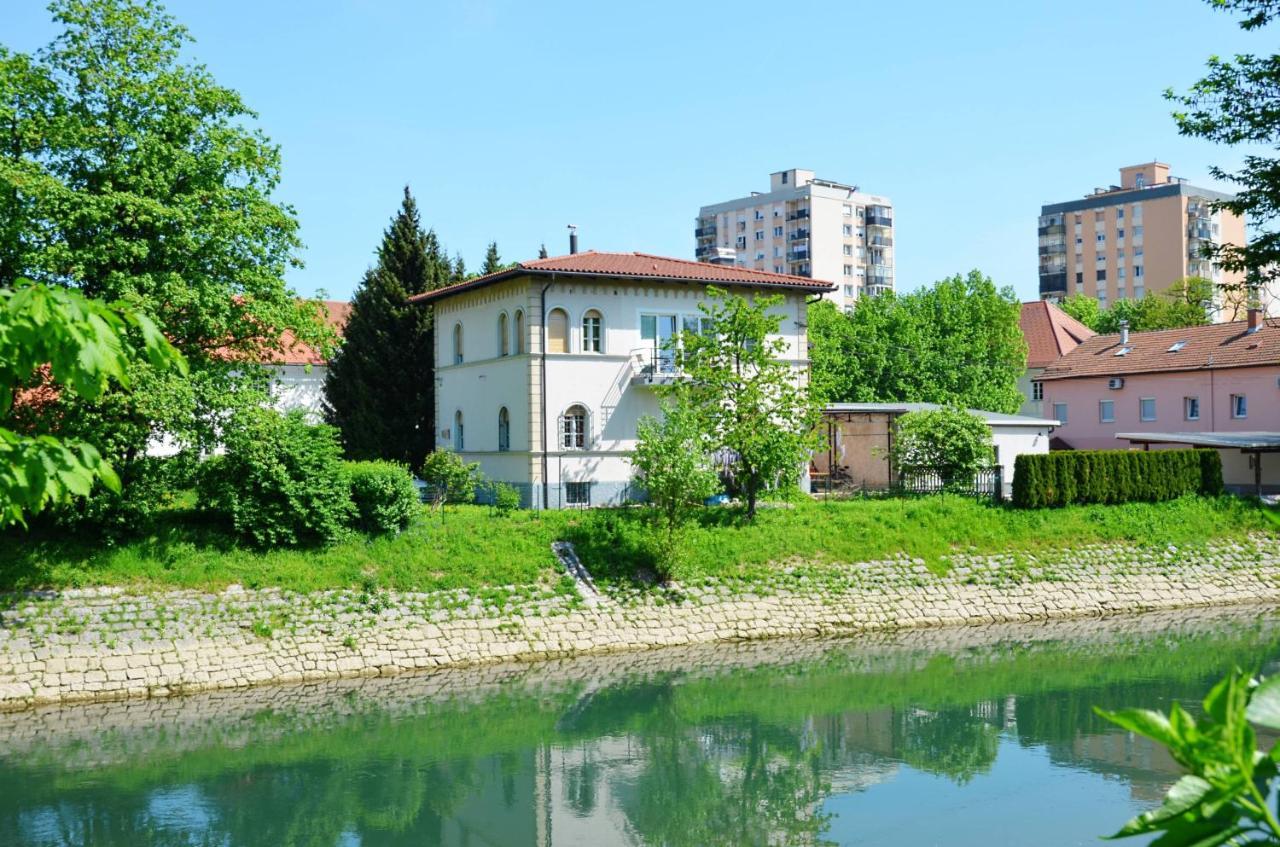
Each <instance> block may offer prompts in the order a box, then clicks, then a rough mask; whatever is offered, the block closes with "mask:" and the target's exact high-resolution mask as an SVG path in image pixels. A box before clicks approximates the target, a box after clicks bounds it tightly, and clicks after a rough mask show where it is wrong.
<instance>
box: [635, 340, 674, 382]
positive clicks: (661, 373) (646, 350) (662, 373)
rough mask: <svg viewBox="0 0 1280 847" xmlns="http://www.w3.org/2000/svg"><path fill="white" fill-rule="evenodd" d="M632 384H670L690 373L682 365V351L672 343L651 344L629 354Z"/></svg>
mask: <svg viewBox="0 0 1280 847" xmlns="http://www.w3.org/2000/svg"><path fill="white" fill-rule="evenodd" d="M629 357H630V361H631V384H632V385H670V384H671V383H672V382H675V381H676V380H678V379H685V378H687V377H688V374H686V373H685V372H684V370H683V369H682V368H681V367H680V353H679V351H678V350H677V349H675V348H674V347H673V346H671V345H661V344H650V345H648V346H646V347H637V348H635V349H634V350H632V351H631V353H630V354H629Z"/></svg>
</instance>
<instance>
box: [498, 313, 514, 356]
mask: <svg viewBox="0 0 1280 847" xmlns="http://www.w3.org/2000/svg"><path fill="white" fill-rule="evenodd" d="M510 352H511V336H509V335H507V313H506V312H503V313H502V314H500V315H498V355H499V356H506V355H507V354H509V353H510Z"/></svg>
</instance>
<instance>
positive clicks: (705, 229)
mask: <svg viewBox="0 0 1280 847" xmlns="http://www.w3.org/2000/svg"><path fill="white" fill-rule="evenodd" d="M693 237H694V238H715V237H716V228H715V227H713V226H700V227H698V228H697V229H695V230H694V231H693Z"/></svg>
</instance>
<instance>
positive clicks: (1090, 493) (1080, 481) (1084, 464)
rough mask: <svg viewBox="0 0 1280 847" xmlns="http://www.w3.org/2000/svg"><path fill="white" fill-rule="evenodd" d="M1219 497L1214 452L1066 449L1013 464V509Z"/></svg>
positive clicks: (1219, 464) (1217, 461)
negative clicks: (1197, 496) (1190, 496)
mask: <svg viewBox="0 0 1280 847" xmlns="http://www.w3.org/2000/svg"><path fill="white" fill-rule="evenodd" d="M1221 493H1222V458H1221V456H1219V455H1218V451H1216V450H1142V451H1138V450H1074V451H1073V450H1067V451H1060V452H1053V453H1046V454H1040V455H1030V454H1026V455H1022V456H1019V457H1018V458H1017V460H1016V461H1015V462H1014V470H1013V504H1014V505H1015V506H1018V507H1020V508H1024V509H1038V508H1044V507H1047V506H1066V505H1069V504H1072V503H1131V502H1135V501H1147V502H1150V501H1157V500H1172V499H1175V498H1177V497H1181V496H1183V495H1185V494H1207V495H1217V494H1221Z"/></svg>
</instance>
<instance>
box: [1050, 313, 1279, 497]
mask: <svg viewBox="0 0 1280 847" xmlns="http://www.w3.org/2000/svg"><path fill="white" fill-rule="evenodd" d="M1039 379H1040V383H1041V385H1040V390H1041V392H1042V393H1043V397H1044V409H1045V412H1046V413H1047V414H1046V417H1050V418H1056V419H1057V420H1059V421H1061V426H1059V427H1058V428H1057V430H1056V431H1055V432H1054V446H1055V447H1062V448H1064V449H1075V450H1112V449H1125V448H1127V447H1129V446H1130V442H1131V441H1132V442H1133V443H1135V444H1136V443H1139V442H1140V441H1141V442H1143V443H1144V445H1145V443H1147V442H1148V441H1155V440H1154V439H1149V438H1141V439H1139V438H1134V439H1129V438H1126V437H1125V436H1129V435H1144V434H1145V435H1147V436H1150V435H1153V434H1160V436H1161V438H1160V440H1159V441H1155V443H1157V444H1167V445H1169V446H1175V445H1185V444H1186V443H1187V442H1180V441H1178V440H1177V436H1179V435H1184V434H1192V433H1250V434H1255V435H1259V436H1271V437H1277V436H1280V326H1276V325H1270V324H1268V323H1267V322H1266V321H1264V319H1263V318H1262V316H1261V313H1260V312H1259V311H1257V310H1254V311H1253V312H1251V313H1250V317H1249V320H1248V321H1233V322H1230V323H1222V324H1214V325H1211V326H1201V327H1191V328H1186V329H1168V330H1158V331H1155V332H1135V333H1127V332H1126V333H1123V334H1121V335H1097V336H1094V337H1092V338H1088V339H1085V340H1084V341H1082V342H1081V343H1080V345H1079V346H1077V347H1076V348H1075V349H1074V350H1072V351H1070V352H1069V353H1067V354H1066V355H1064V356H1063V357H1062V358H1060V359H1058V360H1057V362H1055V363H1053V364H1052V365H1050V366H1048V367H1047V368H1045V370H1044V371H1043V372H1042V373H1041V374H1040V376H1039ZM1166 436H1167V437H1166ZM1222 452H1223V470H1224V473H1225V474H1226V477H1227V482H1228V484H1237V485H1241V486H1244V485H1252V484H1253V482H1254V479H1255V475H1256V472H1257V471H1261V475H1262V477H1263V478H1264V482H1265V483H1266V484H1267V485H1268V486H1270V485H1277V484H1280V454H1276V453H1270V454H1261V453H1250V454H1248V455H1245V454H1242V453H1241V451H1240V450H1238V449H1235V450H1228V449H1224V450H1223V451H1222ZM1259 463H1260V464H1259Z"/></svg>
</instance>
